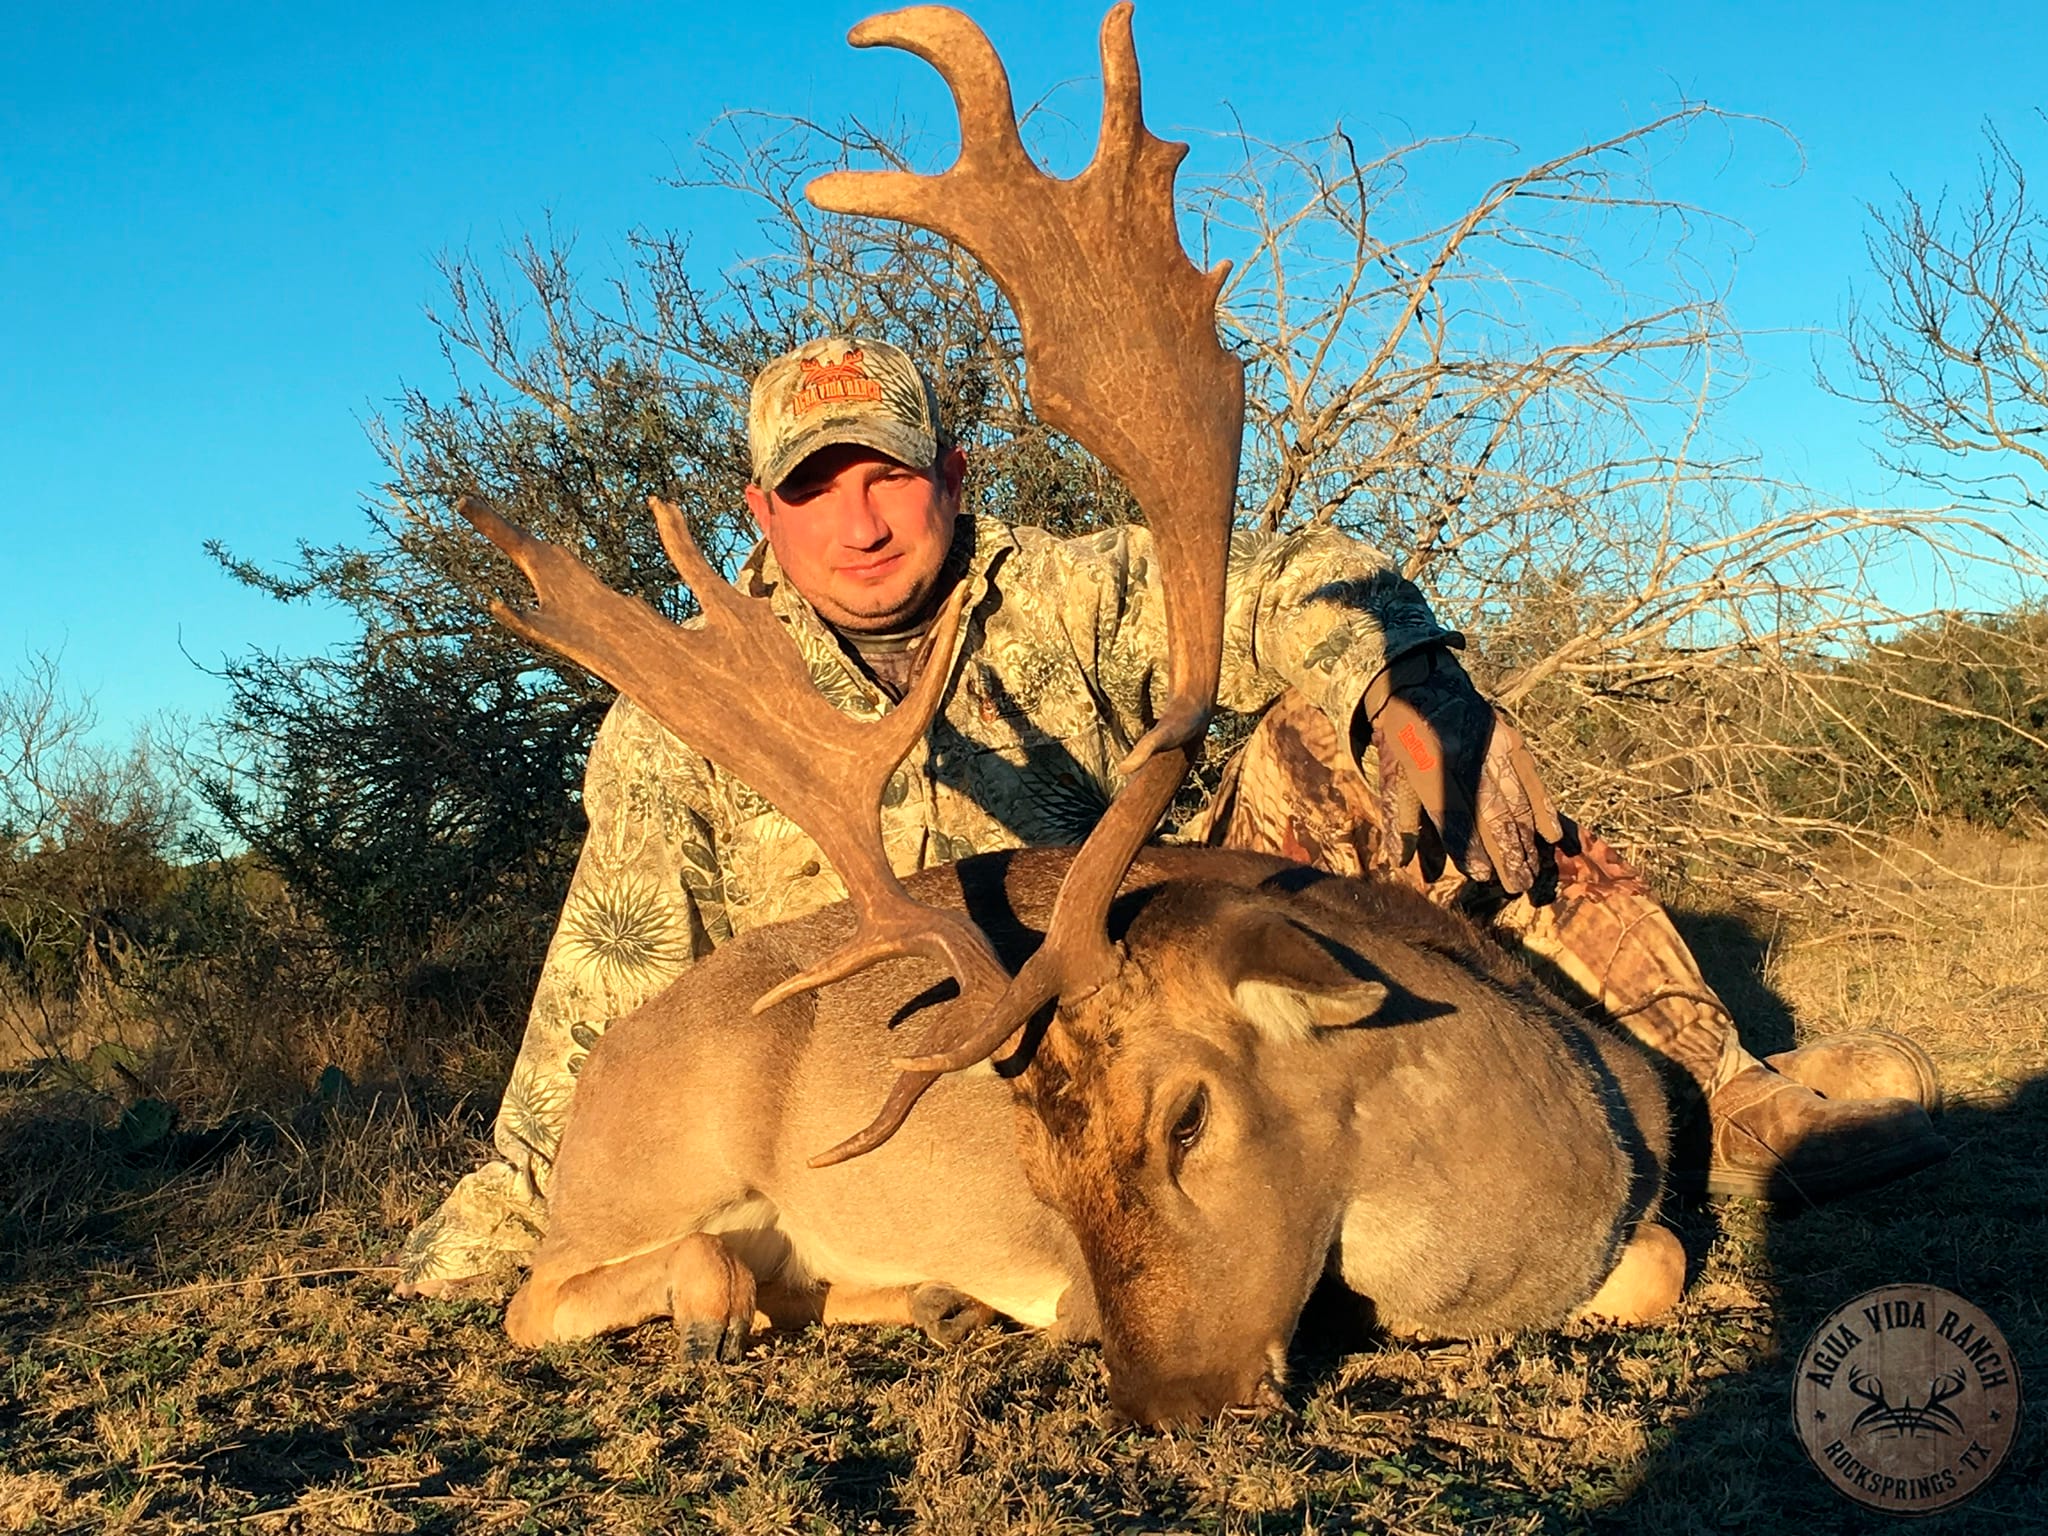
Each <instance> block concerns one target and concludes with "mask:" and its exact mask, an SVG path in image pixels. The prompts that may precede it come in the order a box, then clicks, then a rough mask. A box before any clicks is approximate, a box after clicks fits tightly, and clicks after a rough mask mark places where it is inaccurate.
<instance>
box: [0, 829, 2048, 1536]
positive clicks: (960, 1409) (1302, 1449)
mask: <svg viewBox="0 0 2048 1536" xmlns="http://www.w3.org/2000/svg"><path fill="white" fill-rule="evenodd" d="M1944 853H1945V854H1946V855H1947V856H1948V858H1949V859H1950V861H1951V862H1957V863H1961V864H1962V865H1963V867H1964V868H1966V869H1967V870H1968V871H1969V872H1971V873H1973V874H1975V875H1977V876H1978V877H1979V878H1985V879H2002V880H2006V881H2011V880H2013V879H2014V878H2016V877H2018V878H2028V879H2032V880H2035V881H2037V882H2039V881H2048V847H2044V846H2039V845H2036V846H2034V847H2031V848H2024V849H2013V848H2010V847H2006V846H2004V845H1998V844H1993V843H1989V842H1984V843H1981V844H1967V845H1957V844H1954V843H1951V844H1950V845H1948V846H1947V847H1945V849H1944ZM1862 873H1863V874H1864V876H1865V879H1864V887H1863V888H1864V890H1865V891H1866V893H1867V899H1865V900H1862V901H1860V902H1859V903H1858V905H1857V906H1856V907H1855V908H1854V909H1853V910H1844V911H1840V912H1837V913H1833V914H1829V915H1828V917H1827V918H1826V920H1825V922H1824V923H1822V924H1820V925H1818V926H1816V925H1813V924H1811V923H1809V924H1808V925H1806V926H1800V925H1799V924H1796V923H1793V922H1790V921H1789V920H1785V919H1776V918H1774V919H1769V920H1759V919H1757V918H1756V917H1755V915H1754V914H1730V913H1714V912H1701V913H1694V914H1692V915H1691V917H1690V918H1689V921H1690V923H1691V925H1692V928H1693V931H1694V933H1695V935H1696V936H1697V937H1698V938H1699V939H1700V941H1701V943H1702V944H1703V946H1704V947H1706V948H1707V949H1708V950H1709V951H1710V954H1711V958H1712V960H1713V963H1714V965H1715V967H1716V970H1717V975H1716V980H1717V981H1719V982H1720V983H1721V984H1722V985H1723V986H1724V987H1726V988H1727V989H1728V990H1729V991H1730V992H1731V993H1733V994H1735V996H1736V997H1737V998H1738V999H1739V1001H1740V1003H1741V1005H1742V1007H1743V1010H1744V1013H1745V1016H1746V1017H1747V1018H1749V1019H1750V1020H1752V1021H1753V1022H1754V1024H1755V1027H1756V1029H1757V1030H1758V1032H1759V1036H1760V1043H1761V1044H1763V1045H1765V1046H1767V1047H1772V1048H1774V1047H1776V1046H1777V1045H1780V1044H1782V1043H1785V1040H1786V1039H1787V1038H1789V1037H1790V1036H1791V1035H1793V1034H1795V1033H1799V1034H1811V1033H1819V1032H1823V1031H1825V1030H1827V1029H1830V1028H1837V1027H1841V1026H1844V1025H1849V1026H1859V1025H1862V1026H1868V1025H1883V1026H1885V1027H1889V1028H1893V1029H1899V1030H1902V1031H1904V1032H1906V1033H1908V1034H1911V1035H1913V1036H1914V1037H1915V1038H1917V1039H1919V1040H1921V1041H1922V1042H1923V1043H1924V1044H1926V1045H1927V1047H1928V1048H1929V1049H1930V1050H1931V1051H1932V1052H1933V1053H1934V1054H1935V1055H1936V1056H1937V1057H1938V1058H1939V1059H1940V1061H1941V1062H1942V1064H1943V1067H1944V1070H1945V1071H1946V1073H1947V1075H1948V1079H1949V1081H1950V1082H1951V1084H1952V1085H1953V1096H1952V1097H1953V1105H1952V1109H1951V1111H1950V1113H1949V1117H1948V1129H1949V1132H1950V1134H1951V1136H1952V1138H1953V1139H1954V1141H1955V1143H1956V1153H1955V1156H1954V1157H1953V1158H1952V1159H1951V1160H1950V1161H1949V1163H1947V1164H1946V1165H1945V1166H1943V1167H1942V1168H1939V1169H1935V1170H1932V1171H1930V1172H1928V1173H1926V1174H1923V1175H1920V1176H1919V1177H1917V1178H1915V1179H1912V1180H1910V1181H1907V1182H1906V1183H1905V1184H1904V1185H1902V1186H1899V1187H1897V1188H1894V1189H1892V1190H1889V1191H1884V1192H1881V1193H1879V1194H1876V1195H1873V1196H1869V1197H1866V1198H1863V1199H1860V1200H1855V1201H1851V1202H1847V1203H1846V1204H1844V1205H1841V1206H1837V1207H1833V1208H1830V1209H1827V1210H1823V1211H1817V1212H1807V1213H1804V1214H1786V1213H1778V1214H1771V1213H1767V1212H1765V1211H1764V1210H1763V1209H1761V1208H1759V1207H1756V1206H1753V1205H1749V1204H1746V1203H1738V1204H1734V1205H1729V1206H1723V1207H1719V1208H1715V1209H1711V1210H1695V1211H1690V1212H1686V1213H1683V1214H1682V1216H1681V1222H1682V1229H1683V1235H1684V1236H1685V1238H1686V1240H1687V1243H1688V1246H1689V1247H1690V1248H1691V1249H1692V1251H1693V1253H1694V1254H1695V1257H1696V1258H1697V1259H1698V1261H1699V1272H1698V1275H1697V1277H1696V1279H1695V1281H1694V1284H1693V1286H1692V1288H1691V1290H1690V1292H1689V1294H1688V1298H1687V1301H1686V1303H1685V1305H1684V1307H1683V1309H1682V1311H1681V1313H1680V1314H1679V1315H1678V1316H1677V1317H1676V1318H1675V1319H1673V1320H1672V1321H1671V1322H1670V1323H1668V1324H1667V1325H1666V1326H1663V1327H1660V1328H1655V1329H1648V1330H1643V1331H1639V1332H1633V1333H1623V1334H1613V1333H1603V1332H1597V1331H1593V1330H1571V1331H1566V1332H1563V1333H1558V1334H1554V1335H1547V1336H1541V1337H1525V1338H1510V1339H1495V1340H1487V1341H1482V1342H1478V1343H1465V1344H1450V1345H1444V1346H1441V1347H1434V1348H1413V1347H1397V1346H1387V1345H1380V1346H1377V1347H1366V1348H1356V1349H1351V1348H1347V1347H1346V1346H1344V1345H1342V1344H1341V1343H1339V1342H1336V1340H1335V1335H1334V1334H1333V1332H1332V1331H1331V1330H1330V1328H1329V1327H1328V1326H1326V1324H1323V1323H1312V1326H1311V1327H1309V1328H1307V1329H1305V1330H1304V1331H1305V1334H1307V1335H1311V1337H1309V1338H1307V1339H1306V1341H1305V1342H1304V1343H1303V1345H1302V1347H1301V1349H1300V1351H1299V1359H1298V1361H1297V1388H1296V1391H1295V1393H1294V1397H1295V1402H1296V1405H1297V1407H1298V1408H1299V1410H1300V1418H1299V1421H1298V1422H1291V1423H1290V1422H1288V1421H1285V1420H1282V1419H1277V1418H1267V1419H1251V1418H1247V1419H1233V1420H1228V1421H1225V1422H1223V1423H1220V1424H1218V1425H1215V1426H1213V1427H1210V1428H1208V1429H1205V1430H1203V1431H1200V1432H1198V1433H1180V1434H1172V1435H1149V1434H1140V1433H1135V1432H1131V1431H1127V1430H1112V1429H1107V1428H1104V1427H1103V1426H1102V1421H1101V1417H1100V1415H1101V1412H1102V1409H1103V1407H1104V1403H1105V1399H1104V1395H1103V1390H1102V1371H1101V1365H1100V1362H1099V1359H1098V1357H1097V1356H1096V1355H1095V1354H1094V1353H1093V1352H1092V1351H1089V1350H1082V1349H1068V1348H1061V1347H1056V1346H1054V1345H1052V1344H1050V1343H1048V1342H1046V1341H1045V1340H1043V1339H1041V1338H1038V1337H1035V1336H1031V1335H1026V1334H1021V1333H1012V1332H993V1333H990V1334H988V1335H985V1336H984V1337H982V1338H981V1339H979V1340H977V1341H974V1342H972V1343H970V1344H969V1345H967V1346H965V1347H963V1348H960V1349H956V1350H950V1351H949V1350H944V1349H941V1348H939V1347H938V1346H935V1345H933V1344H930V1343H928V1342H927V1341H926V1340H924V1339H923V1338H922V1336H919V1335H914V1334H909V1333H904V1332H881V1331H848V1332H835V1333H829V1334H816V1333H813V1334H809V1335H805V1336H801V1337H795V1338H781V1339H773V1340H768V1341H765V1342H763V1343H761V1344H759V1345H757V1346H756V1347H755V1349H754V1350H753V1351H752V1352H751V1353H750V1355H749V1357H748V1359H747V1360H746V1362H745V1363H744V1364H742V1365H740V1366H738V1367H734V1368H727V1369H719V1368H705V1367H693V1366H686V1365H683V1364H680V1363H678V1362H677V1361H676V1360H675V1359H674V1358H673V1356H672V1353H671V1350H670V1348H669V1344H668V1340H667V1338H666V1337H665V1335H664V1334H663V1332H662V1331H661V1330H659V1329H653V1328H650V1329H646V1330H643V1331H641V1332H640V1333H639V1334H637V1335H634V1336H631V1337H627V1338H623V1339H612V1340H606V1341H602V1342H599V1343H596V1344H592V1345H587V1346H578V1347H573V1348H558V1349H552V1350H549V1351H545V1352H543V1353H540V1354H535V1355H526V1354H520V1353H518V1352H515V1351H513V1350H511V1349H509V1348H508V1347H507V1346H506V1344H505V1342H504V1340H503V1336H502V1334H501V1333H500V1332H499V1331H498V1326H497V1318H498V1314H497V1311H496V1309H495V1308H494V1307H492V1306H489V1305H485V1304H481V1303H470V1304H453V1303H435V1304H428V1305H420V1304H403V1303H398V1302H394V1301H391V1300H390V1299H388V1298H387V1296H386V1294H385V1289H386V1283H387V1282H386V1277H384V1276H382V1275H380V1274H377V1273H361V1272H353V1271H360V1270H362V1269H363V1268H364V1267H366V1266H375V1265H377V1264H380V1263H381V1262H383V1261H384V1259H385V1258H386V1257H387V1256H388V1254H389V1253H390V1251H391V1250H392V1248H393V1246H394V1245H395V1243H396V1242H397V1240H398V1238H399V1237H400V1235H401V1234H402V1233H403V1232H404V1230H405V1229H406V1227H407V1225H408V1224H409V1223H410V1222H411V1221H412V1220H414V1219H415V1218H416V1217H418V1216H419V1215H421V1214H423V1213H424V1212H425V1211H426V1210H427V1209H428V1208H429V1207H430V1205H431V1203H432V1201H433V1200H434V1199H435V1198H436V1196H437V1195H438V1193H439V1192H440V1190H441V1189H442V1188H443V1187H445V1185H446V1184H447V1182H448V1181H449V1180H451V1179H452V1178H453V1177H454V1176H455V1175H456V1174H457V1173H458V1172H459V1171H461V1170H462V1169H463V1168H465V1167H467V1166H468V1165H469V1164H470V1163H471V1162H472V1161H473V1160H474V1159H475V1158H476V1157H477V1156H478V1155H479V1153H480V1151H481V1143H480V1140H479V1138H480V1136H481V1134H482V1132H483V1130H484V1126H485V1123H486V1118H485V1115H484V1113H483V1107H482V1106H480V1105H478V1104H476V1103H470V1104H467V1105H461V1106H454V1107H449V1106H440V1107H439V1109H438V1111H437V1110H434V1109H432V1108H430V1107H428V1106H423V1105H420V1104H418V1103H415V1102H411V1101H407V1100H403V1099H400V1098H397V1097H395V1096H389V1095H387V1096H383V1097H375V1096H365V1097H357V1098H350V1099H345V1100H343V1101H341V1102H339V1103H334V1104H327V1105H318V1104H315V1105H308V1106H307V1107H306V1108H305V1109H304V1110H302V1111H301V1112H300V1113H298V1114H297V1115H296V1116H294V1117H292V1118H290V1119H289V1120H286V1121H281V1122H280V1121H271V1120H248V1121H241V1122H236V1123H233V1124H230V1125H228V1126H226V1127H224V1128H223V1129H222V1130H221V1131H220V1132H219V1134H216V1135H213V1136H210V1137H209V1136H202V1135H188V1136H184V1137H174V1138H170V1139H169V1140H168V1141H166V1142H164V1143H160V1144H157V1145H153V1146H151V1147H150V1148H148V1149H147V1150H146V1151H144V1152H140V1153H130V1154H127V1155H123V1154H122V1152H121V1150H120V1147H119V1144H118V1139H117V1137H116V1136H115V1135H114V1134H113V1133H112V1132H111V1131H110V1130H109V1129H108V1128H107V1127H106V1125H105V1124H104V1118H105V1111H104V1108H103V1107H102V1106H99V1105H96V1104H93V1103H91V1102H88V1101H83V1100H77V1101H74V1100H66V1099H63V1098H60V1097H56V1096H53V1095H52V1094H50V1093H49V1092H47V1091H45V1090H38V1089H35V1088H32V1087H30V1086H26V1085H17V1086H16V1087H15V1088H13V1089H12V1090H10V1091H9V1092H8V1093H7V1095H6V1096H5V1097H4V1098H0V1223H4V1227H0V1531H36V1532H60V1531H87V1530H93V1531H97V1530H123V1531H137V1532H143V1531H150V1532H159V1531H160V1532H171V1531H193V1530H208V1529H211V1530H230V1529H246V1530H250V1531H255V1532H286V1531H306V1532H327V1531H390V1532H400V1531H414V1530H418V1531H458V1530H459V1531H465V1532H468V1531H482V1532H492V1531H506V1532H516V1531H556V1530H589V1531H614V1530H616V1531H648V1530H693V1531H694V1530H717V1531H759V1532H782V1531H819V1532H824V1531H839V1530H850V1531H858V1530H898V1529H912V1530H929V1531H962V1532H966V1531H975V1532H980V1531H1019V1532H1025V1531H1028V1532H1035V1533H1049V1532H1064V1531H1072V1532H1087V1531H1098V1530H1112V1531H1115V1530H1142V1531H1162V1530H1200V1531H1269V1532H1276V1533H1278V1532H1289V1533H1292V1532H1301V1531H1338V1530H1351V1529H1360V1528H1363V1529H1393V1530H1403V1531H1410V1530H1412V1531H1456V1530H1485V1531H1516V1532H1527V1531H1567V1530H1578V1529H1584V1528H1589V1527H1590V1528H1600V1529H1615V1530H1633V1529H1644V1530H1657V1531H1660V1532H1661V1531H1666V1530H1670V1531H1692V1530H1699V1531H1705V1530H1710V1529H1711V1530H1720V1529H1749V1530H1757V1531H1765V1532H1770V1531H1791V1530H1797V1531H1799V1532H1801V1533H1802V1536H1808V1533H1824V1532H1837V1531H1853V1530H1860V1529H1865V1528H1867V1525H1866V1522H1867V1520H1868V1518H1869V1517H1865V1516H1862V1515H1861V1514H1860V1512H1859V1511H1857V1510H1855V1509H1854V1508H1853V1507H1852V1506H1850V1505H1848V1504H1847V1503H1845V1502H1843V1501H1842V1500H1840V1499H1839V1498H1837V1497H1836V1496H1835V1495H1834V1494H1833V1493H1832V1492H1830V1491H1829V1490H1828V1489H1827V1488H1825V1487H1824V1486H1823V1485H1822V1484H1821V1483H1820V1481H1819V1479H1818V1478H1817V1477H1816V1476H1815V1474H1814V1473H1813V1472H1812V1471H1811V1470H1810V1469H1809V1468H1808V1466H1807V1465H1806V1464H1805V1462H1804V1460H1803V1458H1802V1457H1801V1455H1800V1453H1799V1451H1798V1449H1797V1448H1796V1446H1795V1445H1793V1444H1792V1442H1791V1439H1790V1435H1789V1433H1788V1404H1789V1398H1788V1383H1789V1366H1788V1363H1787V1356H1788V1355H1789V1354H1790V1353H1792V1352H1793V1351H1796V1349H1797V1347H1798V1346H1799V1344H1800V1343H1801V1342H1802V1341H1803V1339H1804V1337H1805V1334H1806V1331H1807V1330H1808V1329H1809V1328H1810V1327H1811V1326H1812V1324H1813V1323H1814V1322H1815V1321H1816V1320H1817V1319H1818V1318H1819V1316H1820V1315H1821V1314H1823V1313H1824V1312H1825V1311H1827V1310H1828V1309H1829V1308H1830V1307H1832V1306H1833V1305H1835V1304H1836V1303H1837V1302H1839V1301H1841V1300H1843V1299H1845V1298H1846V1297H1848V1296H1849V1295H1851V1294H1853V1293H1855V1292H1856V1291H1858V1290H1861V1289H1864V1288H1867V1287H1868V1286H1871V1285H1875V1284H1879V1283H1882V1282H1886V1281H1895V1280H1931V1281H1934V1282H1936V1283H1939V1284H1943V1285H1948V1286H1951V1287H1953V1288H1954V1289H1956V1290H1959V1291H1961V1292H1962V1293H1964V1294H1965V1295H1968V1296H1970V1297H1971V1298H1973V1299H1974V1300H1976V1301H1977V1302H1978V1303H1979V1304H1981V1305H1983V1306H1985V1307H1986V1308H1988V1309H1989V1310H1990V1312H1991V1313H1992V1315H1993V1316H1994V1317H1995V1318H1997V1319H1998V1320H1999V1321H2000V1322H2001V1323H2002V1324H2003V1326H2004V1327H2005V1329H2006V1332H2007V1334H2008V1336H2009V1338H2010V1339H2011V1342H2012V1344H2013V1346H2014V1349H2015V1352H2016V1354H2017V1356H2018V1358H2019V1360H2020V1362H2021V1365H2022V1369H2023V1370H2026V1371H2028V1372H2030V1373H2031V1375H2032V1378H2033V1380H2034V1381H2035V1382H2036V1383H2037V1385H2038V1384H2039V1383H2041V1382H2043V1381H2048V1371H2044V1370H2043V1366H2044V1364H2048V1350H2044V1343H2048V1323H2044V1319H2043V1315H2042V1301H2041V1294H2040V1280H2041V1277H2042V1276H2043V1275H2048V1220H2044V1217H2048V1208H2044V1207H2048V946H2044V945H2043V944H2042V943H2041V941H2040V940H2039V938H2038V937H2037V935H2036V931H2035V930H2036V924H2037V921H2038V918H2039V915H2040V914H2041V913H2042V912H2043V911H2044V910H2048V907H2044V903H2048V892H2043V893H2038V894H2027V895H2021V894H2014V893H2012V892H1987V891H1985V890H1983V889H1981V888H1978V887H1973V886H1969V885H1955V884H1950V885H1946V886H1942V887H1938V888H1937V887H1932V886H1926V885H1919V884H1915V883H1914V882H1913V881H1910V880H1906V879H1901V878H1897V877H1894V876H1890V875H1887V874H1886V873H1885V872H1883V871H1875V870H1872V871H1864V872H1862ZM1859 935H1860V936H1859ZM280 1275H285V1276H306V1277H307V1278H298V1279H283V1280H279V1279H272V1278H268V1277H274V1276H280ZM137 1293H153V1294H146V1295H138V1294H137ZM2038 1422H2039V1416H2038V1415H2036V1416H2035V1423H2036V1424H2038ZM2044 1459H2048V1458H2044V1454H2043V1435H2042V1434H2041V1432H2040V1431H2039V1429H2038V1428H2034V1427H2030V1428H2028V1429H2027V1430H2026V1431H2025V1432H2024V1434H2023V1438H2022V1441H2021V1443H2020V1445H2019V1447H2018V1448H2017V1450H2016V1451H2015V1454H2014V1460H2013V1463H2012V1464H2011V1465H2009V1466H2008V1468H2007V1470H2006V1472H2005V1474H2004V1476H2003V1477H2002V1478H2001V1480H2000V1481H1999V1483H1998V1484H1996V1485H1995V1486H1994V1487H1993V1488H1992V1489H1990V1490H1989V1491H1987V1492H1986V1493H1985V1494H1984V1495H1983V1496H1981V1497H1980V1498H1979V1499H1978V1500H1977V1501H1976V1502H1975V1503H1974V1504H1972V1505H1969V1506H1967V1507H1965V1509H1963V1510H1962V1511H1960V1512H1959V1513H1957V1514H1955V1515H1952V1516H1950V1517H1946V1518H1945V1519H1942V1520H1940V1521H1937V1522H1935V1528H1937V1529H1941V1530H1965V1531H1975V1530H1984V1531H1992V1530H1996V1531H2000V1532H2003V1531H2006V1530H2011V1529H2019V1528H2040V1527H2041V1526H2042V1525H2044V1524H2048V1494H2044V1493H2042V1492H2039V1491H2036V1487H2035V1485H2036V1484H2037V1483H2039V1482H2040V1481H2042V1476H2041V1474H2042V1471H2043V1462H2044Z"/></svg>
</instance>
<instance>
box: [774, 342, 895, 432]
mask: <svg viewBox="0 0 2048 1536" xmlns="http://www.w3.org/2000/svg"><path fill="white" fill-rule="evenodd" d="M797 369H798V372H799V378H798V382H797V386H796V389H795V390H794V391H792V392H791V395H790V408H791V410H793V411H794V412H795V414H797V415H798V416H808V415H810V413H811V412H812V411H815V410H817V409H818V408H819V407H820V406H826V405H840V404H843V403H845V402H846V401H849V400H868V401H879V400H880V399H881V398H882V383H881V380H879V379H871V378H869V377H868V370H867V363H866V361H865V359H864V358H863V357H862V355H861V350H860V348H858V347H855V348H853V349H852V350H850V351H849V352H848V353H847V354H846V355H845V356H844V357H842V358H840V359H839V361H838V362H836V363H827V362H823V361H820V360H819V359H816V358H810V357H803V358H798V359H797Z"/></svg>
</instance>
